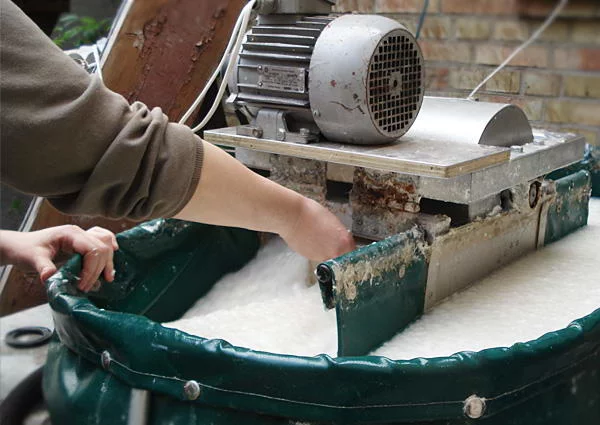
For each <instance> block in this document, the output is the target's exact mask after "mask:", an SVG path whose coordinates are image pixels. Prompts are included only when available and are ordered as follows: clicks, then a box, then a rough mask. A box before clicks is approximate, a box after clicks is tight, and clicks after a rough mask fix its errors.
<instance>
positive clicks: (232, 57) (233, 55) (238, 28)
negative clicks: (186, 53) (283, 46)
mask: <svg viewBox="0 0 600 425" xmlns="http://www.w3.org/2000/svg"><path fill="white" fill-rule="evenodd" d="M255 3H256V0H251V1H250V2H249V3H248V4H247V5H246V6H244V8H243V9H242V11H241V13H240V16H239V17H238V19H237V21H236V23H235V26H234V28H233V32H232V33H231V38H230V39H229V43H228V44H227V47H226V48H225V52H224V53H223V57H222V58H221V62H220V63H219V65H218V66H217V68H216V69H215V72H214V73H213V74H212V76H211V77H210V79H209V80H208V82H207V83H206V85H205V86H204V89H203V90H202V92H201V93H200V94H199V95H198V97H197V98H196V100H195V101H194V103H192V105H191V106H190V108H189V109H188V110H187V112H186V113H185V114H184V115H183V117H182V118H181V119H180V120H179V123H180V124H185V122H186V121H187V120H188V119H189V117H190V116H191V115H192V114H193V113H194V111H195V110H196V108H197V107H198V106H199V105H200V104H201V103H202V102H203V101H204V98H205V97H206V94H207V93H208V90H209V89H210V87H211V86H212V84H213V83H214V82H215V80H216V79H217V78H218V76H219V74H220V72H221V69H223V66H225V63H226V62H227V59H228V57H229V63H228V65H227V70H226V71H225V75H224V76H223V79H222V81H221V85H220V86H219V91H218V93H217V96H216V97H215V100H214V102H213V105H212V107H211V108H210V110H209V112H208V114H207V115H206V116H205V117H204V119H203V120H202V122H201V123H200V124H198V125H197V126H196V127H194V128H193V129H192V131H194V132H198V131H200V130H202V129H203V128H204V127H205V126H206V124H207V123H208V122H209V121H210V119H211V118H212V117H213V115H214V114H215V112H216V111H217V108H218V107H219V103H220V102H221V98H222V97H223V95H224V94H225V89H226V88H227V83H228V81H229V78H230V76H231V73H232V72H233V69H234V67H235V63H236V61H237V56H238V54H239V51H240V49H241V47H242V43H243V41H244V37H245V35H246V28H247V27H248V23H249V22H250V16H251V15H252V9H253V8H254V4H255Z"/></svg>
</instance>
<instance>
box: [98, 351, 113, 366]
mask: <svg viewBox="0 0 600 425" xmlns="http://www.w3.org/2000/svg"><path fill="white" fill-rule="evenodd" d="M100 360H101V362H102V367H103V368H104V369H105V370H108V368H109V367H110V362H111V361H112V358H111V357H110V353H109V352H108V351H103V352H102V354H101V355H100Z"/></svg>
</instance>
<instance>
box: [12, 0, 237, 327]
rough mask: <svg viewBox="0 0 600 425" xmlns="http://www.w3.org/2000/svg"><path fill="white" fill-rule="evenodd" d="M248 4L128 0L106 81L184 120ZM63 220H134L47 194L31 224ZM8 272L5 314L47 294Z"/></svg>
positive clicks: (123, 225)
mask: <svg viewBox="0 0 600 425" xmlns="http://www.w3.org/2000/svg"><path fill="white" fill-rule="evenodd" d="M245 4H246V1H245V0H211V1H198V0H135V1H134V0H128V1H125V2H124V3H123V6H122V9H121V11H120V16H118V17H117V19H116V20H115V23H116V25H115V27H114V29H113V31H112V33H111V35H110V37H109V41H108V44H107V53H106V54H105V55H104V57H103V59H102V73H103V78H104V82H105V84H106V85H107V86H108V87H109V88H110V89H112V90H114V91H116V92H117V93H120V94H122V95H123V96H124V97H125V98H126V99H127V100H128V101H130V102H134V101H138V100H139V101H142V102H144V103H146V104H147V105H148V106H150V107H156V106H157V107H160V108H162V109H163V111H164V112H165V113H166V114H167V115H168V116H169V118H170V119H171V120H172V121H177V120H178V119H179V118H180V117H181V116H182V115H183V113H184V112H185V110H186V109H187V107H188V106H189V105H190V104H191V103H192V102H193V101H194V99H195V97H196V96H197V94H198V93H199V92H200V91H201V90H202V88H203V87H204V85H205V83H206V82H207V81H208V79H209V77H210V75H211V74H212V73H213V71H214V70H215V69H216V68H217V66H218V64H219V61H220V60H221V56H222V53H223V52H224V50H225V47H226V45H227V42H228V40H229V37H230V34H231V31H232V29H233V26H234V24H235V21H236V19H237V17H238V15H239V12H240V11H241V10H242V7H243V6H244V5H245ZM208 99H209V101H210V100H211V99H210V98H208ZM62 224H76V225H78V226H81V227H82V228H85V229H87V228H90V227H93V226H102V227H106V228H108V229H110V230H112V231H114V232H118V231H122V230H125V229H127V228H130V227H132V226H133V225H134V224H135V223H133V222H130V221H127V220H117V221H113V220H105V219H100V218H96V217H70V216H66V215H64V214H61V213H60V212H58V211H56V210H55V209H54V208H52V207H51V206H50V204H48V203H47V202H43V203H41V202H40V203H39V204H38V208H37V209H36V211H35V216H34V217H31V220H30V223H29V224H28V226H27V227H26V228H25V230H38V229H43V228H47V227H51V226H59V225H62ZM7 272H8V274H7V275H5V279H4V285H0V291H1V292H0V316H4V315H7V314H11V313H14V312H17V311H20V310H22V309H24V308H28V307H33V306H36V305H38V304H41V303H43V302H44V301H45V300H46V294H45V291H44V288H43V287H42V286H41V285H40V284H39V280H38V278H37V275H34V274H30V273H23V272H21V271H19V270H17V269H12V270H8V271H7Z"/></svg>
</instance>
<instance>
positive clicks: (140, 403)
mask: <svg viewBox="0 0 600 425" xmlns="http://www.w3.org/2000/svg"><path fill="white" fill-rule="evenodd" d="M149 409H150V392H149V391H147V390H138V389H136V388H132V389H131V398H130V400H129V417H128V419H127V425H146V424H147V423H148V412H149Z"/></svg>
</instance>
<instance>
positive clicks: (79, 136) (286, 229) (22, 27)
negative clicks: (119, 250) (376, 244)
mask: <svg viewBox="0 0 600 425" xmlns="http://www.w3.org/2000/svg"><path fill="white" fill-rule="evenodd" d="M0 1H1V5H2V13H1V14H0V19H1V22H0V24H1V25H0V31H1V34H0V51H1V58H0V61H1V62H2V79H0V85H1V90H2V96H1V97H0V102H2V105H1V107H2V111H3V113H2V114H1V116H0V120H1V127H2V133H1V138H2V143H1V149H2V152H1V155H0V159H1V161H2V164H1V166H0V173H1V176H2V182H3V183H6V184H9V185H11V186H13V187H15V188H16V189H18V190H20V191H23V192H27V193H33V194H36V195H39V196H44V197H46V198H48V199H49V201H50V202H51V203H52V204H53V205H54V206H55V207H56V208H58V209H59V210H61V211H62V212H65V213H68V214H83V215H96V216H98V215H101V216H105V217H109V218H123V217H126V218H129V219H132V220H137V221H142V220H148V219H152V218H157V217H172V216H176V217H178V218H182V219H187V220H190V221H198V222H204V223H210V224H219V225H226V226H236V227H244V228H249V229H254V230H260V231H268V232H273V233H278V234H280V235H281V236H282V237H283V238H284V239H285V240H286V241H287V242H288V244H289V245H290V246H291V247H292V248H293V249H295V250H297V251H298V252H300V253H301V254H303V255H305V256H307V257H309V258H312V259H314V260H322V259H326V258H331V257H335V256H336V255H339V254H341V253H343V252H346V251H348V250H350V249H352V248H353V246H354V245H353V241H352V238H351V235H350V234H349V233H348V232H347V230H346V229H345V228H344V227H343V226H342V224H341V223H340V222H339V220H337V218H335V217H334V216H333V214H331V213H330V212H329V211H327V210H326V209H325V208H324V207H322V206H320V205H319V204H317V203H316V202H314V201H310V200H308V199H306V198H304V197H302V196H300V195H298V194H297V193H295V192H293V191H291V190H288V189H285V188H283V187H281V186H279V185H277V184H276V183H273V182H271V181H269V180H268V179H265V178H262V177H260V176H259V175H257V174H255V173H253V172H251V171H250V170H249V169H247V168H246V167H244V166H243V165H242V164H241V163H239V162H237V161H236V160H235V159H234V158H232V157H231V156H229V155H226V154H225V153H223V152H222V151H220V150H219V149H217V148H216V147H214V146H212V145H210V144H209V143H206V142H203V141H202V140H201V139H200V138H199V137H197V136H196V135H194V134H193V133H192V132H191V130H190V129H189V128H187V127H185V126H182V125H178V124H174V123H169V122H168V119H167V117H166V116H165V115H164V114H163V113H162V111H161V110H160V109H159V108H154V109H152V110H150V109H149V108H148V107H146V106H145V105H143V104H141V103H139V102H137V103H135V104H133V105H129V104H128V102H127V101H126V100H125V99H124V98H123V97H122V96H120V95H118V94H116V93H113V92H111V91H110V90H108V89H107V88H106V87H105V86H104V85H103V84H102V82H101V81H100V80H99V79H98V78H91V77H90V76H89V75H87V73H86V72H85V71H83V70H82V69H81V68H80V67H79V66H78V65H76V64H75V63H74V61H72V60H71V59H70V58H68V57H67V56H66V55H65V54H64V53H63V52H62V51H60V49H58V48H57V47H56V46H54V45H53V44H52V42H51V41H50V40H48V39H47V37H45V36H44V35H43V34H42V33H41V31H40V30H39V29H38V28H36V27H35V25H34V24H33V23H32V22H31V21H29V20H28V19H27V18H26V17H25V16H24V15H23V14H22V12H20V10H19V9H18V8H16V7H15V6H14V4H12V3H11V2H9V1H8V0H0ZM205 150H206V152H205Z"/></svg>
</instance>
